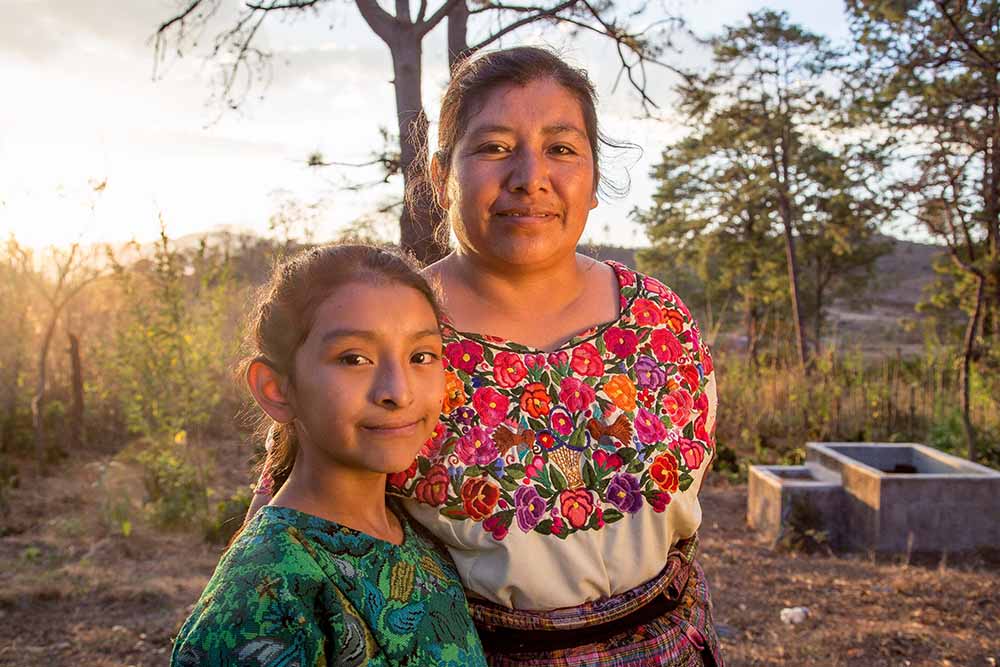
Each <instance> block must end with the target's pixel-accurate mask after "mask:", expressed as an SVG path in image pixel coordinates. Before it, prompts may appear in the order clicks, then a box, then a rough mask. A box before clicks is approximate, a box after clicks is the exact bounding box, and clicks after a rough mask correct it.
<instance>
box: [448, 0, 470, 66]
mask: <svg viewBox="0 0 1000 667" xmlns="http://www.w3.org/2000/svg"><path fill="white" fill-rule="evenodd" d="M468 32H469V6H468V5H467V4H466V2H465V0H462V2H456V3H455V6H454V7H452V9H451V11H450V12H449V13H448V69H449V70H450V71H452V72H454V71H455V67H456V66H457V65H458V64H459V63H460V62H462V61H463V60H465V59H466V58H467V57H469V55H470V54H469V53H468V50H469V42H468V40H467V35H468Z"/></svg>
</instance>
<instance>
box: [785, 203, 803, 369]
mask: <svg viewBox="0 0 1000 667" xmlns="http://www.w3.org/2000/svg"><path fill="white" fill-rule="evenodd" d="M780 199H781V200H782V201H783V202H784V203H782V205H781V208H782V209H785V208H789V206H788V204H787V202H786V197H785V196H782V197H781V198H780ZM781 217H782V218H784V219H785V223H784V230H785V260H786V263H787V264H788V291H789V296H790V297H791V299H792V324H793V325H794V326H795V347H796V350H797V352H798V356H799V365H800V366H802V369H803V370H805V371H806V372H808V370H809V369H808V367H807V366H806V362H807V357H806V337H805V333H804V332H803V331H802V314H801V313H802V310H801V305H800V303H799V267H798V262H797V261H796V258H795V237H794V236H793V235H792V225H791V220H790V219H789V218H790V217H791V212H790V211H789V212H788V213H787V217H786V214H785V213H784V212H783V213H782V216H781Z"/></svg>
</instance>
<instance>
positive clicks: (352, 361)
mask: <svg viewBox="0 0 1000 667" xmlns="http://www.w3.org/2000/svg"><path fill="white" fill-rule="evenodd" d="M337 363H339V364H341V365H343V366H366V365H368V364H371V361H370V360H369V359H367V358H366V357H363V356H361V355H360V354H342V355H340V356H339V357H337Z"/></svg>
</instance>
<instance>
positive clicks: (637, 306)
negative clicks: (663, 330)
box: [632, 299, 661, 327]
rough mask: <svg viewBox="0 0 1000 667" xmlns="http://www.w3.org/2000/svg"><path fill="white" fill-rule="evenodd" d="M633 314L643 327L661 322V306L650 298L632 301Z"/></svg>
mask: <svg viewBox="0 0 1000 667" xmlns="http://www.w3.org/2000/svg"><path fill="white" fill-rule="evenodd" d="M632 316H633V317H634V318H635V323H636V324H638V325H639V326H641V327H655V326H656V325H657V324H659V323H660V321H661V320H660V307H659V306H657V305H656V304H655V303H653V302H652V301H650V300H649V299H636V300H635V301H633V302H632Z"/></svg>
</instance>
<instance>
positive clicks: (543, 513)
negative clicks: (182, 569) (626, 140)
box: [389, 47, 722, 666]
mask: <svg viewBox="0 0 1000 667" xmlns="http://www.w3.org/2000/svg"><path fill="white" fill-rule="evenodd" d="M600 144H601V135H600V133H599V131H598V127H597V118H596V110H595V94H594V90H593V87H592V85H591V84H590V82H589V80H588V79H587V77H586V74H585V73H583V72H582V71H579V70H576V69H574V68H572V67H570V66H568V65H567V64H566V63H564V62H562V61H561V60H560V59H559V58H558V57H557V56H555V55H553V54H552V53H550V52H548V51H546V50H543V49H537V48H530V47H525V48H514V49H507V50H502V51H496V52H492V53H487V54H484V55H480V56H478V57H476V58H474V59H472V60H470V61H467V62H465V63H464V64H463V65H461V66H460V67H459V68H458V69H457V70H456V71H455V72H454V73H453V77H452V80H451V82H450V84H449V86H448V89H447V91H446V93H445V96H444V99H443V101H442V108H441V114H440V117H439V138H438V150H437V152H436V153H435V155H434V156H433V159H432V161H431V164H430V168H429V170H428V171H429V174H428V176H429V182H430V184H431V185H432V187H433V188H434V194H435V197H436V200H437V202H438V204H439V205H440V206H441V207H442V208H443V209H444V210H445V211H446V212H447V216H448V220H449V223H450V225H451V229H452V231H453V233H454V236H455V238H456V239H457V240H458V247H457V248H456V250H455V251H454V252H453V253H452V254H450V255H448V256H447V257H445V258H444V259H442V260H441V261H439V262H437V263H436V264H434V265H432V266H430V267H428V268H427V269H426V274H427V276H428V277H430V278H431V279H432V280H436V281H438V283H439V284H440V286H441V289H442V292H443V294H444V304H443V305H444V309H445V312H446V314H447V322H446V326H445V330H444V343H445V355H446V370H447V374H446V378H447V379H446V393H447V395H446V398H445V403H444V408H443V412H444V414H443V415H442V418H441V422H440V424H439V426H438V428H437V430H436V432H435V437H433V438H432V439H431V440H430V441H429V442H428V443H427V444H426V445H425V447H424V449H423V450H422V451H421V453H420V455H419V456H418V458H417V461H416V462H414V464H413V465H412V466H411V467H410V468H409V470H407V471H405V472H404V473H399V474H397V475H393V476H391V477H390V480H389V482H390V492H391V493H395V494H396V495H399V496H401V497H403V498H404V501H405V507H406V509H407V511H408V512H409V513H410V514H411V515H412V516H413V517H414V518H415V519H416V520H417V521H418V522H420V523H421V524H423V525H424V526H425V527H426V528H428V529H429V530H430V531H431V532H432V533H433V534H435V535H436V536H437V537H438V538H439V539H441V540H442V541H443V542H444V543H445V544H446V546H447V547H448V550H449V552H450V554H451V556H452V558H453V559H454V560H455V563H456V566H457V569H458V572H459V575H460V576H461V578H462V582H463V584H464V585H465V587H466V590H467V592H468V594H469V597H470V606H471V611H472V614H473V618H474V620H475V621H476V624H477V629H478V630H479V633H480V636H481V638H482V639H483V644H484V647H485V649H486V651H487V657H488V659H489V660H490V663H491V664H493V665H622V666H624V665H628V666H632V665H635V666H639V665H701V664H706V665H713V664H718V665H721V664H722V661H721V657H720V655H719V650H718V640H717V637H716V634H715V631H714V628H713V625H712V620H711V609H710V602H709V597H708V591H707V586H706V584H705V578H704V574H703V573H702V571H701V569H700V568H699V567H698V565H697V564H696V563H695V562H694V553H695V551H696V548H697V544H696V537H695V534H696V531H697V529H698V526H699V524H700V522H701V508H700V505H699V503H698V499H697V493H698V489H699V488H700V485H701V482H702V478H703V476H704V474H705V472H706V470H707V468H708V466H709V463H710V460H711V458H712V456H713V455H714V443H713V437H712V433H713V432H714V424H715V404H716V394H715V381H714V373H713V372H712V364H711V359H710V357H709V355H708V351H707V349H706V347H705V346H704V344H703V342H702V341H701V338H700V334H699V330H698V327H697V325H696V324H695V322H694V321H693V319H692V318H691V315H690V313H689V312H688V310H687V309H686V308H685V307H684V305H683V304H682V303H681V301H680V299H678V298H677V296H676V295H675V294H674V293H673V292H672V291H671V290H669V289H668V288H666V287H664V286H663V285H662V284H661V283H659V282H658V281H656V280H654V279H652V278H648V277H645V276H642V275H639V274H636V273H634V272H632V271H631V270H629V269H627V268H625V267H623V266H620V265H614V264H606V263H601V262H598V261H595V260H593V259H590V258H588V257H585V256H583V255H580V254H578V253H577V252H576V246H577V243H578V242H579V240H580V236H581V235H582V233H583V229H584V226H585V225H586V222H587V216H588V214H589V212H590V210H591V209H592V208H594V207H595V206H596V205H597V190H598V185H599V183H600V168H599V167H600V162H599V146H600ZM472 332H478V333H472Z"/></svg>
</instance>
